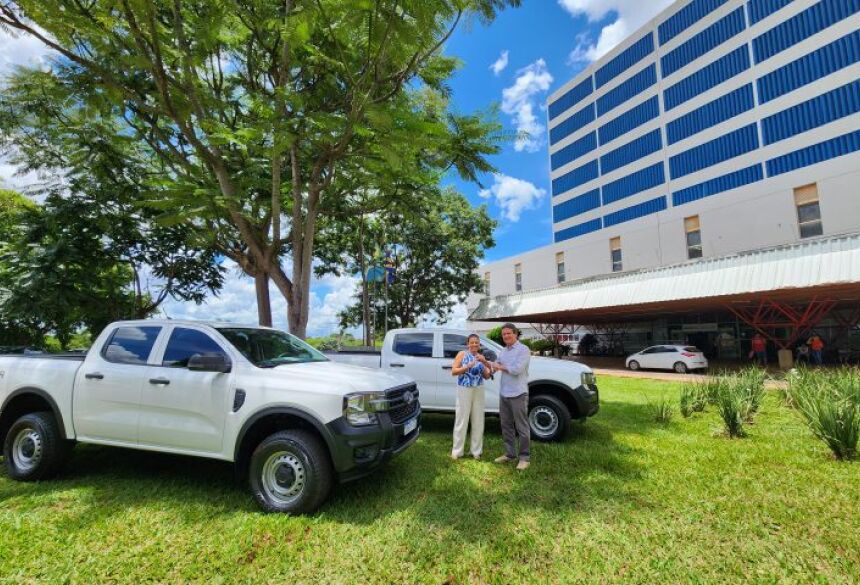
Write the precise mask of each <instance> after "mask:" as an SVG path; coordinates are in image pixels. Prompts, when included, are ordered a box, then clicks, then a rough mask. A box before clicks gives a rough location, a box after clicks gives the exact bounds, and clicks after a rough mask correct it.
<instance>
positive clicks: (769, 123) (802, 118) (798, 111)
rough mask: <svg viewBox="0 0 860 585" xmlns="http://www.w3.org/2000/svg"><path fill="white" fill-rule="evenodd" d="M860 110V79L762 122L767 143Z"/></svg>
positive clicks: (763, 134) (806, 130)
mask: <svg viewBox="0 0 860 585" xmlns="http://www.w3.org/2000/svg"><path fill="white" fill-rule="evenodd" d="M857 112H860V81H854V82H852V83H849V84H848V85H843V86H842V87H837V88H836V89H834V90H833V91H828V92H827V93H825V94H822V95H820V96H818V97H814V98H812V99H811V100H808V101H805V102H803V103H802V104H797V105H796V106H793V107H791V108H788V109H787V110H783V111H781V112H779V113H777V114H774V115H773V116H768V117H767V118H765V119H764V120H762V121H761V124H762V136H763V138H764V143H765V145H768V144H773V143H774V142H779V141H780V140H785V139H786V138H790V137H792V136H796V135H798V134H802V133H804V132H808V131H809V130H812V129H813V128H818V127H819V126H824V125H825V124H829V123H830V122H833V121H835V120H839V119H841V118H844V117H846V116H850V115H851V114H856V113H857Z"/></svg>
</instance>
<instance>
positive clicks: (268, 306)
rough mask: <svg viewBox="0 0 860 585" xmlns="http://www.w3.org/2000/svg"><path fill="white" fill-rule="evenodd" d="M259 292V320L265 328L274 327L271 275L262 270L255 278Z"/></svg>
mask: <svg viewBox="0 0 860 585" xmlns="http://www.w3.org/2000/svg"><path fill="white" fill-rule="evenodd" d="M254 287H255V288H256V291H257V320H258V321H259V322H260V325H262V326H264V327H271V326H272V303H271V299H270V298H269V275H268V274H266V273H265V272H263V271H262V270H259V271H257V274H256V275H255V276H254Z"/></svg>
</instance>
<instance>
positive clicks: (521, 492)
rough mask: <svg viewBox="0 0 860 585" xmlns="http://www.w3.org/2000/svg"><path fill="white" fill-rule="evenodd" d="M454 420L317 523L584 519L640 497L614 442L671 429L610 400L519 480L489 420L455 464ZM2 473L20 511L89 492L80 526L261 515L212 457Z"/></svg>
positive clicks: (338, 499) (541, 449) (494, 530)
mask: <svg viewBox="0 0 860 585" xmlns="http://www.w3.org/2000/svg"><path fill="white" fill-rule="evenodd" d="M453 422H454V418H453V416H452V415H438V414H430V415H425V417H424V419H423V425H422V436H421V438H420V439H419V441H418V443H417V444H416V445H415V446H413V447H412V448H410V449H409V450H407V451H406V452H405V453H403V454H402V455H401V456H400V457H399V458H397V459H395V460H394V461H393V462H391V463H390V464H389V465H388V466H386V467H384V468H383V469H381V470H379V471H378V472H377V473H375V474H373V475H371V476H369V477H367V478H364V479H362V480H359V481H357V482H354V483H350V484H345V485H341V486H338V487H337V488H335V490H334V492H333V494H332V497H331V499H330V501H329V503H328V504H327V505H326V506H324V507H323V509H322V511H321V512H320V515H321V517H323V518H324V519H328V520H332V521H335V522H339V523H348V524H357V525H363V524H369V523H372V522H374V521H376V520H378V519H379V518H381V517H386V516H390V515H392V514H397V513H400V512H404V511H408V512H409V513H410V517H412V518H414V519H415V521H417V523H418V524H417V525H418V526H421V527H424V528H426V529H436V530H443V531H449V530H453V531H456V532H457V533H460V534H462V535H463V536H464V537H465V538H468V539H471V540H476V539H477V540H481V539H496V538H498V537H499V530H500V527H502V526H504V525H505V519H506V516H507V515H509V514H510V513H511V512H512V510H519V511H525V512H527V511H529V510H542V511H547V512H557V511H562V510H570V509H572V510H577V511H583V512H584V511H588V510H589V509H591V508H593V507H597V506H604V505H605V504H606V503H607V502H611V501H618V502H622V501H627V500H629V499H630V498H635V497H636V494H635V490H636V488H635V485H636V480H637V479H638V478H640V477H641V469H640V468H639V465H638V464H637V463H636V457H635V453H636V451H635V449H633V448H631V447H630V446H628V445H625V444H621V443H618V442H617V441H616V440H615V438H614V433H616V432H622V433H630V432H634V433H648V432H653V431H656V430H658V429H665V428H667V427H666V426H665V425H658V424H656V423H653V422H652V421H650V419H649V413H648V406H647V405H646V404H636V403H626V402H607V403H604V405H603V406H602V411H601V413H600V414H598V416H597V417H595V418H594V419H591V420H589V421H588V422H587V423H585V424H583V423H578V422H577V423H574V424H573V425H572V428H571V432H570V436H569V437H568V439H567V440H566V441H565V442H562V443H553V444H542V443H537V442H533V443H532V460H533V464H532V467H531V468H530V469H529V470H528V471H526V472H517V471H515V470H514V469H513V466H511V465H508V466H502V465H497V464H494V463H492V459H493V458H494V457H495V456H496V455H498V454H501V452H502V441H501V430H500V426H499V420H498V418H497V417H488V418H487V422H486V430H485V456H484V460H482V461H472V460H465V461H459V462H454V461H451V459H450V458H449V457H448V453H449V452H450V448H451V429H452V426H453ZM458 466H459V467H458ZM3 476H4V477H3V479H4V481H2V482H0V502H5V503H6V505H8V504H9V500H13V499H14V500H15V501H16V503H15V505H16V507H20V508H22V509H32V508H34V507H36V506H37V505H38V503H37V500H40V499H42V498H43V497H46V496H48V497H50V496H51V495H52V494H54V495H59V493H60V492H65V491H68V490H77V489H80V488H85V490H84V493H85V495H82V496H81V498H82V501H81V502H80V503H81V504H83V505H81V506H80V508H79V510H78V511H77V512H76V513H75V515H76V518H75V519H76V522H75V524H76V525H78V526H80V525H81V524H83V525H86V524H88V523H95V522H98V521H99V520H100V519H103V518H105V517H109V516H112V515H115V514H123V513H126V512H127V511H128V510H129V509H131V508H140V507H146V506H150V505H152V504H153V503H154V504H155V506H153V507H155V508H157V509H162V510H163V509H168V510H170V513H171V515H172V516H173V517H175V518H176V519H177V521H179V522H197V521H200V520H205V519H206V518H211V517H214V516H218V515H223V514H232V513H237V512H247V513H256V512H257V507H256V505H255V503H254V502H253V499H252V498H251V496H250V495H249V494H248V492H247V490H246V489H245V486H244V484H242V485H240V484H237V482H236V481H235V477H234V473H233V466H232V465H231V464H229V463H226V462H221V461H215V460H209V459H201V458H194V457H184V456H178V455H168V454H161V453H153V452H147V451H136V450H130V449H119V448H110V447H100V446H93V445H79V446H78V447H77V448H76V449H75V452H74V454H73V456H72V459H71V460H70V461H69V464H68V465H67V467H66V469H65V471H64V472H63V473H62V474H61V475H60V477H58V478H57V479H55V480H51V481H46V482H39V483H18V482H12V481H10V480H8V477H6V474H5V473H3Z"/></svg>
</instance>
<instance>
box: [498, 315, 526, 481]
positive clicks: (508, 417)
mask: <svg viewBox="0 0 860 585" xmlns="http://www.w3.org/2000/svg"><path fill="white" fill-rule="evenodd" d="M502 341H504V343H505V348H504V349H503V350H502V351H501V352H500V354H499V356H498V358H497V360H498V361H497V362H496V363H494V364H493V368H494V369H495V370H498V371H500V372H502V379H501V381H500V382H499V418H500V419H501V424H502V438H503V439H504V441H505V454H504V455H502V456H501V457H497V458H496V463H508V462H509V461H514V460H517V459H519V462H518V463H517V469H518V470H520V471H522V470H524V469H528V466H529V461H530V459H531V456H530V454H529V434H530V429H529V415H528V408H529V387H528V380H529V359H531V353H529V348H527V347H526V346H525V345H523V344H522V343H520V342H519V331H518V330H517V328H516V327H515V326H514V325H513V324H512V323H505V324H504V325H502ZM517 439H519V450H517V444H516V443H517Z"/></svg>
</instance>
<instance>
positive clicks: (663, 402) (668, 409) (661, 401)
mask: <svg viewBox="0 0 860 585" xmlns="http://www.w3.org/2000/svg"><path fill="white" fill-rule="evenodd" d="M649 406H650V407H651V415H652V416H653V417H654V420H655V421H657V422H658V423H663V424H666V423H669V422H671V421H672V416H673V415H674V414H675V405H674V404H672V401H671V400H670V399H669V398H667V397H666V396H661V397H660V398H658V399H657V401H656V402H654V403H649Z"/></svg>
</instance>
